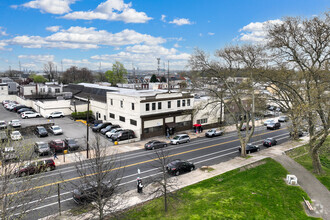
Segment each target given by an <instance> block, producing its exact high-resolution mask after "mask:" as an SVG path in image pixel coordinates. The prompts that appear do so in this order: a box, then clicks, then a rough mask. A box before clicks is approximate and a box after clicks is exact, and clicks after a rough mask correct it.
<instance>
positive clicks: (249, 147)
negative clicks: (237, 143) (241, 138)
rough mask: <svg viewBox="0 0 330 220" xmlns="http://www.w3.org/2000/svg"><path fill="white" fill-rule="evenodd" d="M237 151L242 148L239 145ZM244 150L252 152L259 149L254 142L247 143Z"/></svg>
mask: <svg viewBox="0 0 330 220" xmlns="http://www.w3.org/2000/svg"><path fill="white" fill-rule="evenodd" d="M238 151H239V152H241V151H242V148H241V147H239V148H238ZM245 151H246V153H247V154H249V153H252V152H257V151H260V147H259V146H258V145H254V144H247V145H246V149H245Z"/></svg>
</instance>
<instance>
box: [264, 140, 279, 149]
mask: <svg viewBox="0 0 330 220" xmlns="http://www.w3.org/2000/svg"><path fill="white" fill-rule="evenodd" d="M276 144H277V140H276V139H275V138H266V139H265V140H264V142H263V145H264V146H265V147H271V146H274V145H276Z"/></svg>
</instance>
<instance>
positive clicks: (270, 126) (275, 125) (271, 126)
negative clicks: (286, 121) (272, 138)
mask: <svg viewBox="0 0 330 220" xmlns="http://www.w3.org/2000/svg"><path fill="white" fill-rule="evenodd" d="M280 127H281V123H279V122H273V123H269V124H268V125H267V129H272V130H275V129H280Z"/></svg>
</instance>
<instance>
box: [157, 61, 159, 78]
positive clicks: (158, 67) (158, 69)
mask: <svg viewBox="0 0 330 220" xmlns="http://www.w3.org/2000/svg"><path fill="white" fill-rule="evenodd" d="M157 62H158V68H157V70H158V76H159V70H160V66H159V65H160V58H157Z"/></svg>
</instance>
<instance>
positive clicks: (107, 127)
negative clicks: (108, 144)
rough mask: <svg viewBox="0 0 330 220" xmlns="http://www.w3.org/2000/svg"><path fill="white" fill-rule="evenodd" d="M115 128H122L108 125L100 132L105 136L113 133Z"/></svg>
mask: <svg viewBox="0 0 330 220" xmlns="http://www.w3.org/2000/svg"><path fill="white" fill-rule="evenodd" d="M114 128H120V126H119V125H108V126H106V127H105V128H102V129H101V131H100V132H101V134H105V133H107V132H108V131H111V130H112V129H114Z"/></svg>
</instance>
